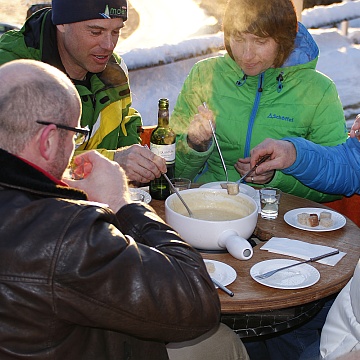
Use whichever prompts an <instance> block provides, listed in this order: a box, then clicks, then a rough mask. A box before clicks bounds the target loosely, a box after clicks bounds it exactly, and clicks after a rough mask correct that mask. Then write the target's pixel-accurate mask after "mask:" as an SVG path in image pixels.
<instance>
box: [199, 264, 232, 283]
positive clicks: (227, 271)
mask: <svg viewBox="0 0 360 360" xmlns="http://www.w3.org/2000/svg"><path fill="white" fill-rule="evenodd" d="M204 262H205V263H213V264H214V266H215V272H212V273H209V274H210V276H211V277H212V278H214V279H215V280H217V281H218V282H219V283H220V284H222V285H224V286H227V285H230V284H231V283H232V282H234V281H235V279H236V276H237V274H236V271H235V269H234V268H232V267H231V266H230V265H228V264H225V263H223V262H220V261H216V260H206V259H204Z"/></svg>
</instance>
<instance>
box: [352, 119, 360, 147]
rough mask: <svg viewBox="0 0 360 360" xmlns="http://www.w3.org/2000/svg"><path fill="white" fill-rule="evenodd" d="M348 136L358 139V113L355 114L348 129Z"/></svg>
mask: <svg viewBox="0 0 360 360" xmlns="http://www.w3.org/2000/svg"><path fill="white" fill-rule="evenodd" d="M350 137H352V138H353V137H357V138H358V140H359V141H360V115H357V116H356V118H355V121H354V123H353V125H352V127H351V130H350Z"/></svg>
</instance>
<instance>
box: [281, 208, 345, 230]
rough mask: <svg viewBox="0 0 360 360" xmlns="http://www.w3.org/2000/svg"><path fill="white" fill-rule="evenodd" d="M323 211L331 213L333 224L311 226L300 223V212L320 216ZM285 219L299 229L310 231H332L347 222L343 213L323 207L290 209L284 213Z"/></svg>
mask: <svg viewBox="0 0 360 360" xmlns="http://www.w3.org/2000/svg"><path fill="white" fill-rule="evenodd" d="M322 211H327V212H329V213H331V218H332V220H333V222H334V224H333V226H330V227H324V226H320V225H318V226H314V227H310V226H306V225H302V224H299V223H298V221H297V215H298V214H301V213H307V214H317V215H318V216H319V215H320V213H321V212H322ZM284 220H285V222H286V223H288V224H289V225H291V226H293V227H295V228H297V229H301V230H308V231H332V230H337V229H340V228H342V227H343V226H345V224H346V219H345V217H344V216H343V215H341V214H339V213H338V212H336V211H332V210H328V209H322V208H299V209H294V210H290V211H288V212H287V213H286V214H285V215H284Z"/></svg>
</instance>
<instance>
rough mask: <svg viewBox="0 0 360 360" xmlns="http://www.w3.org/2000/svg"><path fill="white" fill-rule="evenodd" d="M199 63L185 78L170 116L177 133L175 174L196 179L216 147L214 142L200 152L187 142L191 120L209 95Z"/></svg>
mask: <svg viewBox="0 0 360 360" xmlns="http://www.w3.org/2000/svg"><path fill="white" fill-rule="evenodd" d="M199 78H200V74H199V71H198V65H197V64H195V65H194V66H193V68H192V69H191V70H190V73H189V75H188V76H187V78H186V79H185V82H184V84H183V87H182V89H181V92H180V94H179V96H178V98H177V100H176V104H175V107H174V111H173V113H172V114H171V117H170V126H171V128H172V129H173V130H174V131H175V133H176V162H175V174H176V176H178V177H186V178H189V179H192V180H193V179H194V177H195V176H196V175H197V174H198V173H199V172H200V171H201V170H202V168H203V167H204V165H205V163H206V161H207V159H208V158H209V156H210V155H211V152H212V151H213V149H214V144H212V145H211V146H210V148H209V149H208V150H207V151H204V152H198V151H195V150H193V149H191V148H190V147H189V145H188V143H187V132H188V128H189V125H190V122H191V120H192V119H193V117H194V115H195V114H197V113H198V109H197V108H198V106H200V105H201V104H202V103H203V102H204V101H205V100H206V98H207V97H208V96H206V95H205V94H204V93H202V90H201V86H199V83H200V80H199Z"/></svg>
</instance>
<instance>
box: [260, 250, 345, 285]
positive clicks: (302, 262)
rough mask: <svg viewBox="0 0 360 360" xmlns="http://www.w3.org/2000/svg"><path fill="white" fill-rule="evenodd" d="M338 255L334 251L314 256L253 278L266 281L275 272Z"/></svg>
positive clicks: (336, 251) (337, 251)
mask: <svg viewBox="0 0 360 360" xmlns="http://www.w3.org/2000/svg"><path fill="white" fill-rule="evenodd" d="M338 253H339V250H335V251H332V252H330V253H327V254H323V255H319V256H315V257H313V258H310V259H309V260H304V261H299V262H297V263H295V264H291V265H288V266H284V267H281V268H279V269H275V270H271V271H268V272H266V273H264V274H260V275H256V276H255V277H256V278H257V279H260V280H261V279H267V278H268V277H270V276H272V275H274V274H276V273H277V272H279V271H281V270H285V269H289V268H291V267H294V266H297V265H301V264H305V263H309V262H313V261H317V260H320V259H324V258H326V257H329V256H333V255H336V254H338Z"/></svg>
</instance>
